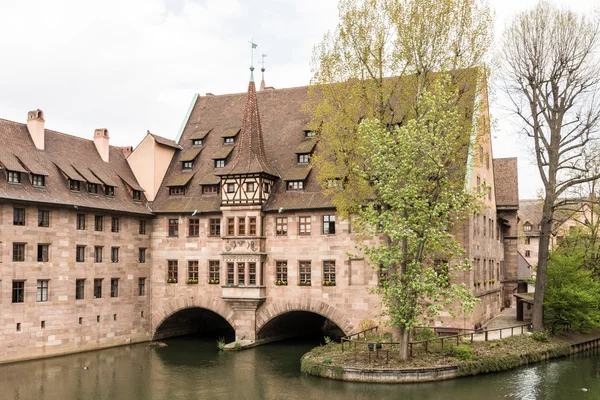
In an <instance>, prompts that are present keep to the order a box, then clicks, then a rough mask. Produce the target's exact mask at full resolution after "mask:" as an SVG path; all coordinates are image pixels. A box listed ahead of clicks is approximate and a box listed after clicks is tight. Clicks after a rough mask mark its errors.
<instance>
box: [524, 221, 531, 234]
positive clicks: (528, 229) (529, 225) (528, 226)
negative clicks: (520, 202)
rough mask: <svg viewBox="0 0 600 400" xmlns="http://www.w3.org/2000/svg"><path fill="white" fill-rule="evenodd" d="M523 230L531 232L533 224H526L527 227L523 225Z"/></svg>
mask: <svg viewBox="0 0 600 400" xmlns="http://www.w3.org/2000/svg"><path fill="white" fill-rule="evenodd" d="M523 230H524V231H525V232H531V224H530V223H529V222H526V223H525V225H523Z"/></svg>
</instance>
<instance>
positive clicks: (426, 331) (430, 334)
mask: <svg viewBox="0 0 600 400" xmlns="http://www.w3.org/2000/svg"><path fill="white" fill-rule="evenodd" d="M436 337H437V334H436V333H435V331H434V330H433V329H431V328H421V329H419V330H417V331H416V332H415V335H414V337H413V339H414V340H415V341H417V342H418V341H421V340H430V339H435V338H436Z"/></svg>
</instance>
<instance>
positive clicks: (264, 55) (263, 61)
mask: <svg viewBox="0 0 600 400" xmlns="http://www.w3.org/2000/svg"><path fill="white" fill-rule="evenodd" d="M266 56H267V55H266V54H265V53H263V54H262V60H261V62H260V64H261V65H262V68H261V69H260V72H261V73H262V80H263V83H262V85H264V81H265V57H266ZM261 87H262V86H261ZM261 90H262V89H261Z"/></svg>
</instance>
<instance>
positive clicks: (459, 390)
mask: <svg viewBox="0 0 600 400" xmlns="http://www.w3.org/2000/svg"><path fill="white" fill-rule="evenodd" d="M166 342H167V343H168V344H169V347H166V348H158V349H151V348H149V347H148V346H147V345H145V344H141V345H135V346H128V347H119V348H113V349H107V350H101V351H96V352H89V353H83V354H77V355H71V356H65V357H57V358H52V359H47V360H39V361H30V362H25V363H18V364H9V365H4V366H0V389H1V390H0V399H13V400H29V399H40V400H55V399H61V400H63V399H77V400H79V399H81V400H88V399H99V400H100V399H102V400H104V399H152V400H154V399H168V400H175V399H267V400H270V399H282V398H283V399H285V400H309V399H338V398H339V399H344V400H354V399H356V400H359V399H361V400H362V399H391V398H403V399H425V400H450V399H466V400H468V399H486V400H491V399H519V400H529V399H547V400H554V399H556V400H559V399H560V400H563V399H600V382H599V380H598V377H599V376H600V352H599V351H598V350H594V351H590V352H587V353H585V354H580V355H575V356H572V357H570V358H567V359H562V360H556V361H551V362H548V363H542V364H537V365H533V366H529V367H525V368H520V369H517V370H514V371H510V372H505V373H500V374H490V375H484V376H479V377H471V378H462V379H457V380H451V381H445V382H437V383H427V384H410V385H378V384H358V383H344V382H338V381H332V380H325V379H320V378H314V377H310V376H303V375H301V374H300V372H299V370H300V361H299V360H300V357H301V355H302V354H303V353H304V352H306V351H308V350H309V349H310V348H312V347H313V346H314V345H315V344H316V343H318V339H314V338H313V339H304V340H295V341H286V342H279V343H273V344H270V345H267V346H262V347H258V348H255V349H251V350H246V351H243V352H239V353H234V352H233V353H220V352H218V350H217V346H216V341H215V339H214V338H197V337H182V338H175V339H169V340H167V341H166ZM85 367H87V369H84V368H85ZM582 388H586V389H588V391H587V392H584V391H582V390H581V389H582Z"/></svg>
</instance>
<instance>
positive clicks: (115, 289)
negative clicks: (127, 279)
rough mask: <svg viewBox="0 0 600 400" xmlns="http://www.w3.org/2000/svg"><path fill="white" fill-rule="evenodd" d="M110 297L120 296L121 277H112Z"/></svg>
mask: <svg viewBox="0 0 600 400" xmlns="http://www.w3.org/2000/svg"><path fill="white" fill-rule="evenodd" d="M110 297H119V278H111V279H110Z"/></svg>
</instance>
